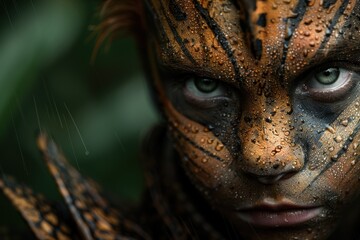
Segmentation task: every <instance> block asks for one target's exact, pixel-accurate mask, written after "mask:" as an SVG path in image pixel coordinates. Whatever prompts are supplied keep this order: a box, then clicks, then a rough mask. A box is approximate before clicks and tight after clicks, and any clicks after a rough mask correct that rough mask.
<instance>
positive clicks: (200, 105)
mask: <svg viewBox="0 0 360 240" xmlns="http://www.w3.org/2000/svg"><path fill="white" fill-rule="evenodd" d="M359 7H360V6H359V4H358V2H357V1H355V0H343V1H340V0H338V1H336V0H335V1H332V0H328V1H326V0H308V1H306V0H276V1H275V0H274V1H270V0H268V1H260V0H259V1H241V0H238V1H235V0H213V1H210V0H201V1H200V0H181V1H180V0H148V1H146V8H147V12H148V13H149V16H150V17H151V18H152V19H153V22H152V25H151V26H152V27H153V28H154V29H153V34H150V35H149V47H148V50H149V65H150V70H151V74H152V80H153V84H154V86H155V89H156V91H157V94H158V98H159V102H160V104H161V107H162V109H163V111H164V115H165V116H166V118H167V120H168V124H169V130H170V132H171V133H172V137H173V141H174V142H175V145H176V149H177V151H178V153H179V154H180V156H181V157H182V164H183V166H184V169H185V171H186V173H187V174H188V176H189V177H190V178H191V180H192V181H193V183H194V185H195V186H196V187H197V188H198V189H199V191H200V192H201V193H202V194H203V195H204V197H205V198H206V199H207V200H208V201H209V202H210V203H211V204H212V205H213V207H214V208H215V209H216V210H217V211H219V212H220V213H222V214H223V215H225V216H226V217H227V218H228V219H229V221H231V223H232V224H233V225H235V226H236V227H237V229H238V232H239V234H241V235H242V236H244V237H246V238H247V239H292V238H294V239H296V237H297V238H298V239H306V238H308V239H312V238H317V239H325V238H327V237H328V236H329V235H330V234H331V233H332V231H333V230H334V229H335V226H338V223H339V220H340V219H341V218H342V216H343V215H344V212H345V210H344V209H345V208H347V207H348V206H350V205H351V203H353V202H354V201H355V199H356V197H357V196H358V193H359V191H360V182H359V177H358V176H359V174H360V164H358V153H359V149H360V148H358V143H359V140H360V135H359V129H360V114H359V107H360V105H359V104H360V99H359V88H360V84H359V79H360V75H359V74H360V62H359V61H360V59H359V56H360V55H359V53H360V45H359V44H358V41H359V38H360V36H359V34H360V33H359V31H360V30H359V28H358V26H360V22H359V21H360V17H359V15H360V9H359ZM249 225H251V226H252V227H251V229H252V230H247V229H249ZM265 236H266V238H265Z"/></svg>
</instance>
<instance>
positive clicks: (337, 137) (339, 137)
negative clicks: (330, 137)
mask: <svg viewBox="0 0 360 240" xmlns="http://www.w3.org/2000/svg"><path fill="white" fill-rule="evenodd" d="M334 140H335V142H337V143H339V142H341V141H342V140H343V139H342V137H341V136H336V137H335V138H334Z"/></svg>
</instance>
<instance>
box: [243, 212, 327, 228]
mask: <svg viewBox="0 0 360 240" xmlns="http://www.w3.org/2000/svg"><path fill="white" fill-rule="evenodd" d="M320 212H321V208H319V207H318V208H307V209H287V210H276V211H275V210H247V211H242V212H239V213H238V216H239V218H240V219H241V220H243V221H245V222H247V223H250V224H252V225H255V226H259V227H289V226H293V225H297V224H301V223H304V222H306V221H308V220H310V219H312V218H315V217H316V216H318V215H319V214H320Z"/></svg>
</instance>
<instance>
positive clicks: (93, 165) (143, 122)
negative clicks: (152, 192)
mask: <svg viewBox="0 0 360 240" xmlns="http://www.w3.org/2000/svg"><path fill="white" fill-rule="evenodd" d="M99 4H100V1H98V0H47V1H45V0H44V1H41V0H0V19H1V24H0V33H1V34H0V53H1V54H0V141H1V147H0V148H1V160H0V171H1V173H2V174H10V175H13V176H15V178H16V179H18V181H20V182H23V183H25V184H27V185H29V186H31V187H32V188H33V189H34V190H35V191H36V192H42V193H44V195H46V196H47V197H48V198H50V199H52V200H56V199H59V195H58V193H57V191H56V187H55V184H54V183H53V181H52V179H51V177H50V176H49V175H48V173H47V171H46V167H45V166H44V164H43V162H42V159H41V156H40V154H39V152H38V150H37V148H36V145H35V139H36V134H37V133H38V131H39V130H40V131H47V132H48V133H49V134H50V135H51V136H53V137H54V139H55V140H56V141H57V142H58V144H59V145H60V146H61V148H62V149H63V150H64V152H65V153H66V155H67V156H68V158H69V159H70V161H71V163H72V164H73V165H74V166H76V167H77V168H78V170H79V171H80V172H81V173H83V174H84V175H86V176H90V177H91V178H93V179H95V180H96V181H98V182H99V183H100V185H102V186H103V188H104V190H105V192H107V193H109V195H110V198H111V199H113V200H114V201H115V202H118V203H120V202H121V201H120V199H122V200H124V201H132V202H136V201H137V200H138V199H139V196H140V195H141V191H142V188H143V180H142V175H141V169H140V166H139V162H138V157H139V145H140V143H141V139H142V137H143V136H144V134H145V133H146V132H147V131H148V129H149V128H150V127H151V125H152V124H153V123H154V122H155V121H156V120H157V116H156V114H155V113H154V110H153V107H152V105H151V101H150V100H149V96H148V93H147V90H146V83H145V80H144V76H143V73H142V72H141V70H140V69H141V67H140V64H139V58H138V56H137V52H136V46H135V43H134V42H133V40H132V39H131V38H124V39H121V40H119V41H116V42H114V43H113V44H112V46H111V48H110V50H109V51H108V52H107V53H105V52H104V51H103V50H102V51H100V53H99V55H98V57H97V59H96V61H95V63H93V64H91V63H90V58H91V55H92V51H93V48H94V45H95V40H96V38H95V37H94V34H93V33H91V31H90V30H91V29H92V26H94V25H96V24H97V23H98V21H99V19H98V17H97V10H98V8H99ZM0 209H1V213H2V214H1V216H0V226H1V225H4V224H11V225H13V224H18V223H19V217H18V215H17V214H16V212H15V211H14V210H13V209H12V208H11V207H10V204H9V203H8V202H7V201H6V200H5V199H4V197H2V195H0Z"/></svg>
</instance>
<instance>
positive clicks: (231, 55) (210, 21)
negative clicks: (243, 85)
mask: <svg viewBox="0 0 360 240" xmlns="http://www.w3.org/2000/svg"><path fill="white" fill-rule="evenodd" d="M193 3H194V6H195V8H196V9H197V10H198V11H199V12H200V14H201V16H202V17H203V18H204V20H205V21H206V23H207V25H208V26H209V28H210V29H211V30H212V31H213V33H214V34H215V37H216V38H217V40H218V41H219V43H220V45H221V47H222V48H223V49H224V51H225V52H226V54H227V56H228V58H229V60H230V62H231V63H232V65H233V67H234V72H235V79H236V80H237V81H240V80H241V78H240V68H239V65H238V63H237V61H236V59H235V57H234V52H233V50H232V49H231V47H230V44H229V41H228V40H227V38H226V36H225V34H224V33H223V32H222V31H221V28H220V26H219V25H218V24H217V22H216V21H215V20H214V19H213V18H211V17H210V15H209V12H208V11H207V10H206V9H205V8H203V7H202V6H201V4H200V3H199V2H198V1H197V0H193Z"/></svg>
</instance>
